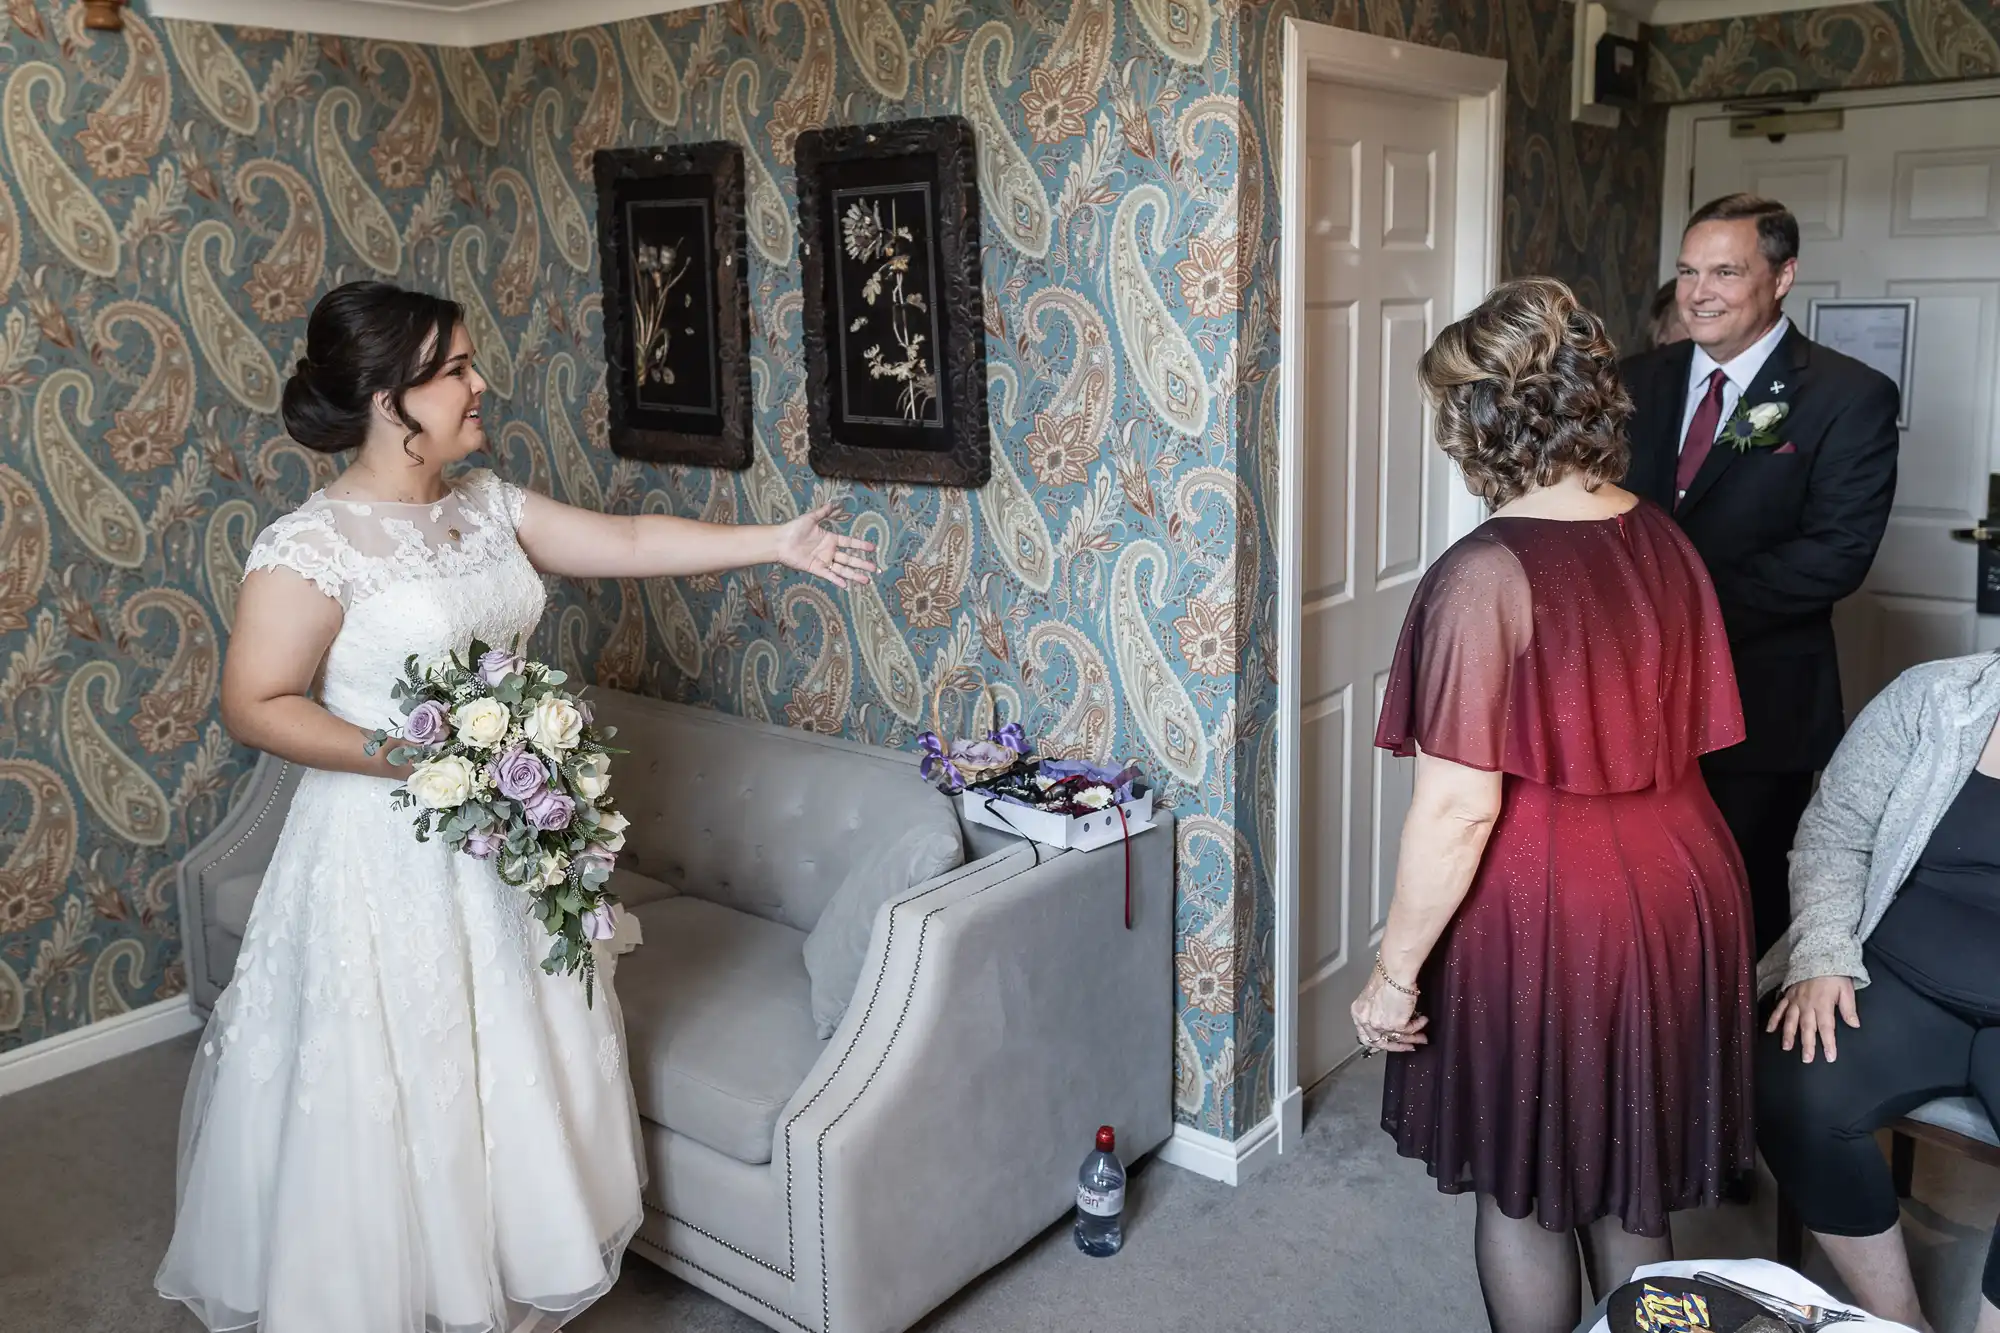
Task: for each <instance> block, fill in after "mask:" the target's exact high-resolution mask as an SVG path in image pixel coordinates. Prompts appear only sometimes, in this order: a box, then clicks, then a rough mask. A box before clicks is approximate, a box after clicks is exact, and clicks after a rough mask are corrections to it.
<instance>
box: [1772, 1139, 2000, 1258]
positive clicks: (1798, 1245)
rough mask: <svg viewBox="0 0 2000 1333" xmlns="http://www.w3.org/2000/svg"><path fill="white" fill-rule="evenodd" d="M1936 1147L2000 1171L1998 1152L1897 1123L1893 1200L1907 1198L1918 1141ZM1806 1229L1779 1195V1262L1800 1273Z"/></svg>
mask: <svg viewBox="0 0 2000 1333" xmlns="http://www.w3.org/2000/svg"><path fill="white" fill-rule="evenodd" d="M1918 1139H1922V1140H1924V1141H1925V1142H1926V1143H1933V1144H1936V1145H1937V1146H1938V1147H1940V1148H1947V1149H1949V1150H1951V1151H1952V1152H1955V1153H1959V1154H1961V1155H1962V1156H1966V1157H1970V1158H1972V1159H1973V1160H1974V1161H1976V1162H1984V1163H1985V1164H1986V1165H1988V1166H1991V1167H1995V1168H2000V1148H1995V1147H1993V1146H1992V1145H1991V1144H1988V1143H1982V1142H1980V1141H1979V1140H1978V1139H1969V1138H1967V1137H1966V1136H1965V1135H1963V1134H1955V1133H1953V1132H1952V1131H1951V1130H1948V1129H1940V1128H1938V1127H1937V1126H1936V1125H1927V1124H1924V1123H1923V1122H1922V1121H1920V1120H1898V1121H1897V1122H1896V1123H1895V1125H1894V1126H1893V1127H1892V1128H1891V1130H1890V1132H1889V1175H1890V1178H1891V1179H1893V1180H1894V1181H1895V1182H1896V1197H1897V1198H1899V1199H1907V1198H1909V1197H1910V1181H1911V1178H1912V1177H1913V1176H1914V1175H1915V1174H1916V1169H1917V1140H1918ZM1805 1249H1806V1229H1805V1224H1804V1223H1803V1222H1801V1221H1800V1220H1799V1215H1798V1214H1797V1213H1796V1212H1794V1211H1793V1210H1792V1201H1791V1200H1790V1199H1788V1198H1786V1197H1785V1192H1784V1191H1783V1190H1779V1191H1778V1262H1779V1263H1781V1264H1783V1265H1785V1267H1787V1268H1791V1269H1802V1268H1803V1266H1804V1261H1805Z"/></svg>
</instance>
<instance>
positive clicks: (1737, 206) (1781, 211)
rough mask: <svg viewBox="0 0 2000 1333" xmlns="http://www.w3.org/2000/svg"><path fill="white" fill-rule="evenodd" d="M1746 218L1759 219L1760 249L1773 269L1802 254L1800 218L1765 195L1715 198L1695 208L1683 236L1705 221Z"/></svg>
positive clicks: (1758, 244)
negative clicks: (1800, 251) (1800, 249)
mask: <svg viewBox="0 0 2000 1333" xmlns="http://www.w3.org/2000/svg"><path fill="white" fill-rule="evenodd" d="M1744 218H1754V219H1755V220H1756V222H1757V249H1758V250H1759V251H1761V252H1762V253H1763V255H1764V258H1765V260H1766V261H1767V262H1768V263H1769V264H1770V265H1771V267H1772V268H1778V267H1780V266H1782V265H1783V264H1784V263H1785V261H1786V260H1788V259H1797V258H1798V257H1799V220H1798V219H1797V218H1795V217H1793V216H1792V210H1791V209H1789V208H1786V207H1785V206H1784V205H1783V204H1781V203H1779V202H1778V201H1777V200H1775V199H1766V198H1764V197H1763V196H1762V195H1755V194H1725V195H1723V196H1722V197H1721V198H1720V199H1711V200H1709V201H1708V202H1707V203H1705V204H1703V205H1702V206H1701V207H1700V208H1697V209H1696V210H1695V211H1694V216H1693V217H1691V218H1689V219H1688V222H1687V226H1686V227H1684V228H1682V229H1681V235H1683V236H1685V235H1687V234H1688V233H1689V232H1691V231H1693V230H1694V229H1695V228H1696V227H1699V226H1700V225H1701V224H1702V223H1704V222H1738V221H1741V220H1742V219H1744Z"/></svg>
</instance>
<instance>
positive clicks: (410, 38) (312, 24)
mask: <svg viewBox="0 0 2000 1333" xmlns="http://www.w3.org/2000/svg"><path fill="white" fill-rule="evenodd" d="M1602 2H1603V3H1604V4H1605V5H1606V7H1607V8H1610V9H1615V10H1618V11H1619V12H1621V13H1626V14H1630V15H1632V16H1633V17H1635V18H1637V19H1639V20H1640V21H1642V22H1645V23H1653V24H1672V23H1700V22H1704V21H1707V20H1711V19H1729V18H1741V17H1746V16H1749V15H1753V14H1776V13H1784V12H1788V11H1792V10H1801V9H1824V8H1827V7H1828V5H1829V0H1602ZM135 3H136V4H138V5H139V7H140V8H141V9H142V11H143V12H144V13H146V14H148V15H150V16H152V17H155V18H175V19H198V20H201V21H204V22H208V23H224V24H237V25H242V26H247V27H258V28H284V29H288V30H291V31H296V32H321V33H330V34H333V35H335V36H339V37H374V38H379V39H382V40H386V41H403V42H428V43H432V44H435V45H438V46H483V45H486V44H487V43H489V42H511V41H514V40H515V39H517V38H521V37H535V36H539V35H541V34H542V33H548V32H566V31H568V30H570V29H572V28H587V27H591V26H593V25H595V24H599V23H615V22H617V21H618V20H620V19H631V18H642V17H644V16H646V15H649V14H666V13H671V12H672V11H674V10H677V9H694V8H696V7H698V6H699V5H700V4H702V3H704V0H135Z"/></svg>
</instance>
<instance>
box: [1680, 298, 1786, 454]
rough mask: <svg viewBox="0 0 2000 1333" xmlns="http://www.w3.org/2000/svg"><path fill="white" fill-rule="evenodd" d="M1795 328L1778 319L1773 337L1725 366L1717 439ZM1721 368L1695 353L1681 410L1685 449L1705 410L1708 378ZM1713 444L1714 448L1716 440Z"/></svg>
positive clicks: (1761, 340) (1704, 352)
mask: <svg viewBox="0 0 2000 1333" xmlns="http://www.w3.org/2000/svg"><path fill="white" fill-rule="evenodd" d="M1791 327H1792V321H1791V317H1790V316H1788V315H1780V316H1778V322H1777V323H1776V324H1774V325H1772V326H1771V331H1770V332H1769V333H1767V334H1765V335H1764V336H1763V337H1761V338H1759V339H1758V340H1757V341H1756V342H1754V343H1751V344H1750V345H1749V346H1748V347H1746V348H1744V349H1743V350H1742V351H1741V352H1739V353H1737V356H1736V359H1735V360H1734V361H1731V362H1729V364H1727V365H1723V366H1721V370H1722V373H1723V376H1724V377H1725V378H1724V380H1723V384H1722V417H1721V419H1720V420H1718V421H1717V422H1716V423H1715V433H1716V435H1717V436H1720V435H1721V434H1722V427H1723V424H1724V423H1725V422H1727V421H1728V420H1729V418H1730V415H1731V414H1732V413H1734V412H1735V411H1736V404H1737V403H1738V402H1740V401H1741V400H1742V398H1743V392H1744V390H1746V389H1748V388H1749V387H1750V386H1751V384H1753V383H1755V382H1756V379H1757V372H1758V371H1760V370H1762V369H1763V368H1764V363H1765V362H1766V361H1768V360H1770V359H1771V353H1773V352H1775V351H1777V350H1778V344H1779V343H1781V342H1783V341H1784V340H1785V334H1786V332H1787V331H1789V330H1790V329H1791ZM1718 364H1719V363H1718V362H1717V361H1716V359H1715V358H1714V357H1712V356H1710V355H1709V354H1708V352H1707V350H1706V349H1704V348H1701V347H1697V348H1695V349H1694V361H1693V364H1691V365H1690V366H1689V367H1688V392H1687V405H1686V406H1684V407H1683V408H1682V409H1681V433H1680V442H1681V445H1683V446H1684V445H1686V444H1687V434H1688V427H1689V426H1692V425H1693V424H1694V414H1695V412H1696V411H1697V410H1698V409H1699V408H1700V407H1701V400H1702V396H1703V395H1704V394H1706V393H1707V392H1708V377H1709V376H1710V375H1713V374H1714V373H1715V371H1716V369H1717V367H1718ZM1709 442H1710V443H1711V444H1713V443H1714V440H1713V439H1711V440H1710V441H1709Z"/></svg>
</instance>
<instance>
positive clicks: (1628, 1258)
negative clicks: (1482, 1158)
mask: <svg viewBox="0 0 2000 1333" xmlns="http://www.w3.org/2000/svg"><path fill="white" fill-rule="evenodd" d="M1579 1250H1581V1251H1582V1254H1581V1263H1580V1264H1579V1255H1578V1251H1579ZM1472 1252H1473V1256H1474V1258H1475V1259H1476V1261H1477V1262H1478V1265H1479V1291H1480V1294H1481V1295H1482V1296H1484V1297H1485V1298H1486V1319H1487V1322H1488V1323H1489V1324H1491V1325H1492V1327H1493V1333H1573V1330H1574V1329H1575V1328H1576V1326H1577V1322H1578V1321H1579V1320H1581V1319H1582V1318H1583V1301H1582V1296H1581V1290H1582V1288H1581V1285H1580V1279H1581V1278H1582V1276H1583V1273H1584V1272H1585V1271H1588V1272H1589V1274H1590V1290H1591V1292H1592V1294H1593V1295H1595V1296H1596V1298H1597V1299H1598V1300H1603V1299H1604V1298H1605V1297H1606V1296H1609V1295H1610V1294H1611V1293H1612V1292H1614V1291H1616V1290H1618V1288H1620V1287H1622V1286H1624V1285H1625V1284H1626V1283H1627V1282H1629V1281H1631V1280H1632V1270H1633V1269H1635V1268H1638V1267H1640V1266H1641V1265H1643V1264H1657V1263H1664V1262H1666V1261H1667V1260H1669V1259H1671V1258H1673V1257H1674V1243H1673V1239H1672V1237H1670V1236H1635V1235H1633V1234H1632V1233H1631V1232H1629V1231H1627V1230H1625V1229H1624V1227H1623V1226H1621V1225H1620V1224H1619V1220H1618V1219H1617V1218H1615V1217H1601V1218H1599V1219H1598V1220H1597V1221H1595V1222H1592V1223H1591V1224H1590V1225H1589V1226H1587V1227H1578V1228H1577V1229H1576V1230H1574V1231H1549V1230H1547V1229H1545V1228H1544V1227H1543V1226H1542V1225H1541V1223H1539V1222H1537V1221H1536V1220H1535V1218H1534V1215H1533V1214H1532V1213H1531V1214H1529V1215H1528V1216H1527V1217H1523V1218H1512V1217H1509V1216H1507V1215H1506V1214H1505V1213H1503V1212H1501V1211H1500V1205H1499V1204H1498V1203H1496V1202H1494V1200H1493V1198H1492V1196H1490V1195H1486V1194H1482V1195H1480V1196H1479V1220H1478V1222H1477V1223H1476V1224H1475V1225H1474V1229H1473V1233H1472Z"/></svg>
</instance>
